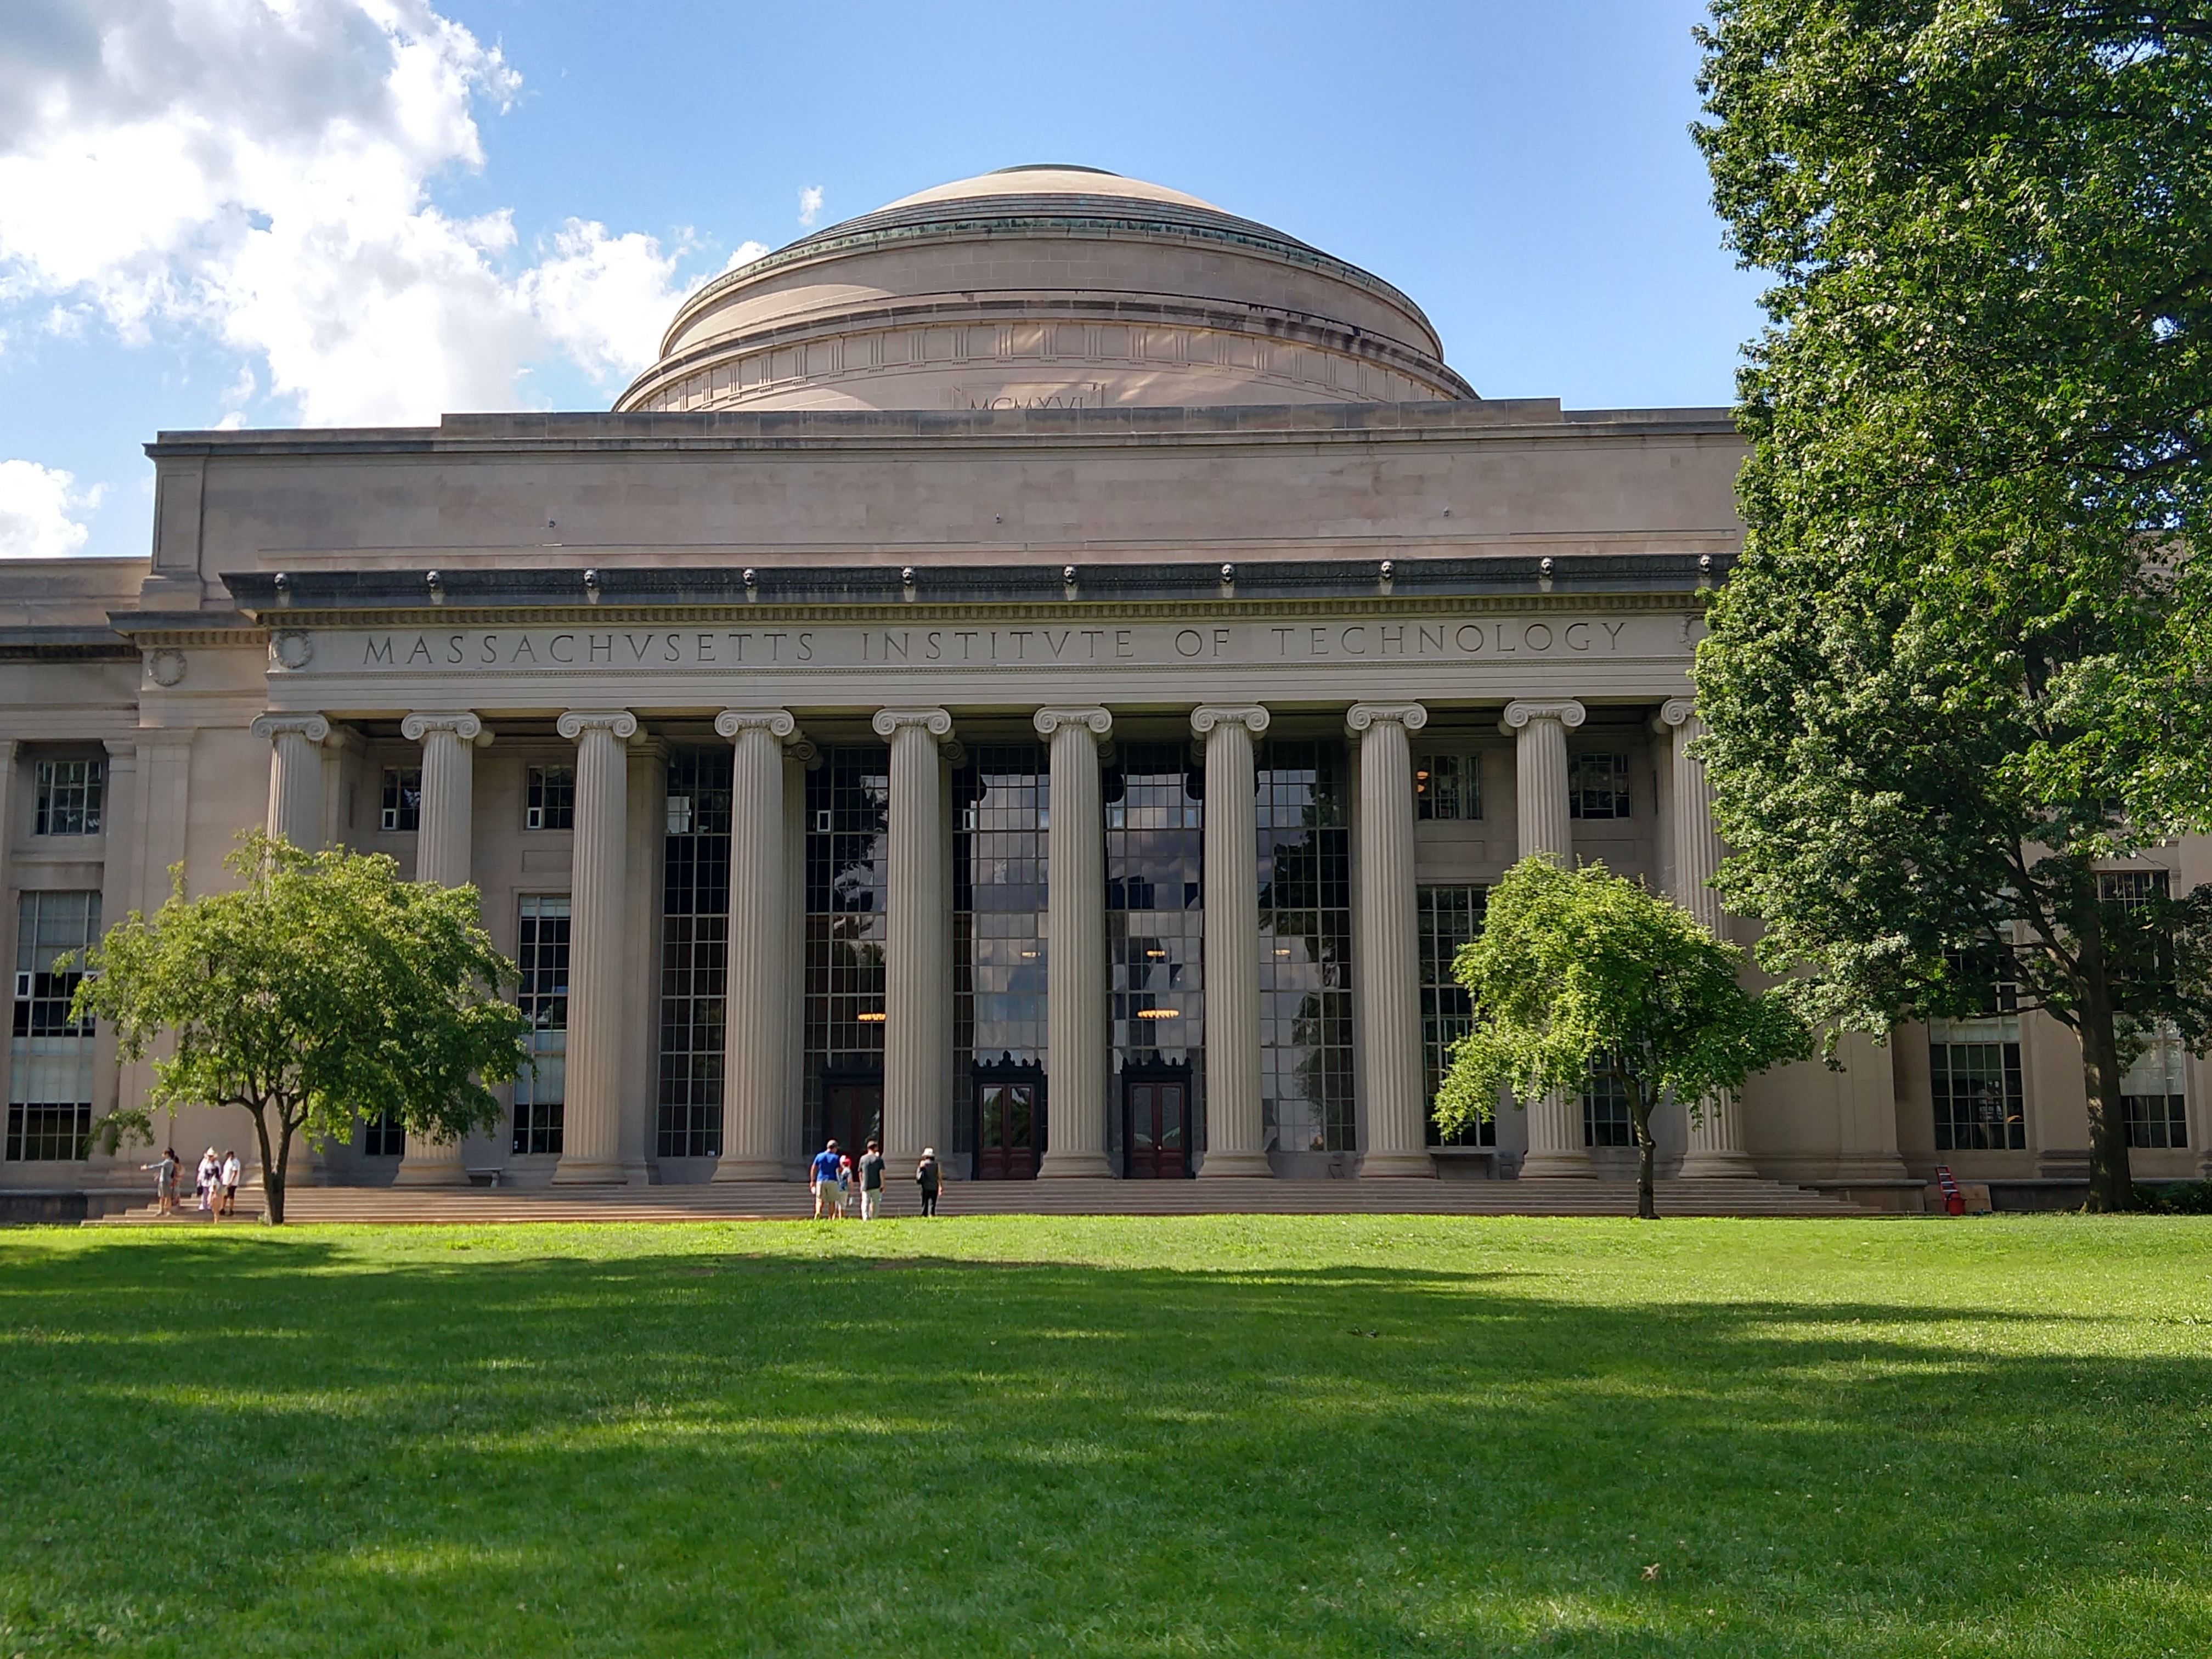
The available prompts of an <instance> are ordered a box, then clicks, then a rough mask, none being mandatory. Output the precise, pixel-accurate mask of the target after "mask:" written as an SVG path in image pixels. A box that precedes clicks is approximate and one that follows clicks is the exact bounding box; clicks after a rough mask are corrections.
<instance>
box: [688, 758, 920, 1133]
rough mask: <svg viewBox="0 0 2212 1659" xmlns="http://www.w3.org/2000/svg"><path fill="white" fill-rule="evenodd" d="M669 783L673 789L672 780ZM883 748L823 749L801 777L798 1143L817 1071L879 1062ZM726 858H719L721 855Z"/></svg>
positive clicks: (821, 1103) (815, 1108) (818, 1127)
mask: <svg viewBox="0 0 2212 1659" xmlns="http://www.w3.org/2000/svg"><path fill="white" fill-rule="evenodd" d="M671 787H673V786H672V785H671ZM890 799H891V781H890V750H888V749H886V748H884V747H883V746H882V745H881V744H854V745H853V746H850V747H845V746H842V745H841V746H840V747H837V748H835V749H832V750H829V753H828V754H827V755H825V756H824V757H823V763H822V765H821V766H820V767H819V768H817V769H815V770H813V771H811V772H809V773H808V774H807V775H806V811H807V822H808V823H809V824H811V826H812V827H811V829H809V830H808V832H807V836H806V1006H805V1032H806V1036H805V1057H806V1058H805V1066H806V1079H805V1086H806V1094H805V1118H804V1120H803V1124H802V1127H803V1128H804V1131H805V1144H806V1145H808V1146H820V1145H821V1144H822V1140H823V1133H824V1131H823V1124H824V1123H825V1122H826V1121H828V1120H827V1117H826V1115H825V1114H826V1109H827V1100H826V1096H825V1092H824V1087H823V1073H825V1072H832V1073H848V1074H859V1075H860V1076H862V1077H865V1076H866V1075H868V1074H870V1073H878V1074H879V1073H881V1072H882V1070H883V1065H884V1024H885V1021H884V939H885V937H886V935H885V932H884V920H885V918H884V894H885V890H886V888H885V880H886V876H887V873H888V870H889V866H890V856H889V836H890ZM725 857H726V855H725Z"/></svg>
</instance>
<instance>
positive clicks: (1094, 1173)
mask: <svg viewBox="0 0 2212 1659" xmlns="http://www.w3.org/2000/svg"><path fill="white" fill-rule="evenodd" d="M1036 1178H1037V1179H1038V1180H1039V1181H1062V1180H1068V1181H1111V1180H1112V1179H1113V1178H1114V1165H1113V1162H1112V1160H1110V1159H1109V1158H1108V1157H1107V1156H1106V1154H1105V1153H1103V1152H1047V1153H1046V1154H1045V1155H1044V1162H1043V1163H1042V1164H1038V1165H1037V1172H1036Z"/></svg>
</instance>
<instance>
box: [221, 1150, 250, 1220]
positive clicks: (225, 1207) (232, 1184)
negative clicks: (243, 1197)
mask: <svg viewBox="0 0 2212 1659" xmlns="http://www.w3.org/2000/svg"><path fill="white" fill-rule="evenodd" d="M243 1169H244V1166H243V1165H241V1164H240V1163H239V1161H238V1154H237V1153H236V1152H225V1153H224V1154H223V1155H222V1203H221V1204H220V1205H219V1206H216V1214H217V1215H236V1214H237V1213H238V1177H239V1176H240V1174H241V1173H242V1171H243Z"/></svg>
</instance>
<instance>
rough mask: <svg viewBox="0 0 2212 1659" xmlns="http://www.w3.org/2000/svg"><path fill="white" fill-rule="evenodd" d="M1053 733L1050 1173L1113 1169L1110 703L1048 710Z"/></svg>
mask: <svg viewBox="0 0 2212 1659" xmlns="http://www.w3.org/2000/svg"><path fill="white" fill-rule="evenodd" d="M1036 729H1037V731H1038V732H1039V733H1040V734H1042V736H1044V737H1047V738H1051V739H1052V823H1051V826H1050V828H1049V829H1047V831H1046V832H1045V834H1046V844H1045V854H1046V860H1047V862H1046V872H1047V873H1046V892H1047V898H1046V904H1047V908H1046V912H1045V957H1044V968H1045V1045H1046V1070H1047V1074H1048V1077H1049V1079H1050V1081H1051V1087H1052V1092H1051V1095H1050V1096H1049V1097H1048V1105H1047V1108H1046V1109H1047V1111H1048V1120H1047V1122H1048V1134H1047V1137H1046V1151H1045V1156H1044V1162H1043V1164H1041V1165H1040V1166H1039V1167H1038V1169H1037V1174H1038V1175H1039V1176H1110V1175H1112V1174H1113V1173H1114V1166H1113V1165H1112V1164H1110V1163H1109V1162H1108V1161H1107V1158H1106V1012H1107V1011H1106V831H1105V819H1104V817H1103V812H1102V810H1101V806H1100V802H1099V791H1098V739H1099V738H1103V737H1104V736H1105V735H1106V734H1107V733H1108V732H1110V731H1112V730H1113V729H1114V717H1113V716H1112V715H1111V714H1108V713H1107V712H1106V710H1104V709H1103V708H1040V709H1038V710H1037V712H1036Z"/></svg>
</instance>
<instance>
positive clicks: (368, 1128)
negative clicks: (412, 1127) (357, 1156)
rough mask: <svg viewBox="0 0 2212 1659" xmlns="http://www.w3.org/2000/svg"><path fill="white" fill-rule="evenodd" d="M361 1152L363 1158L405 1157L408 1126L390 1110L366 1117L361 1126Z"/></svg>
mask: <svg viewBox="0 0 2212 1659" xmlns="http://www.w3.org/2000/svg"><path fill="white" fill-rule="evenodd" d="M361 1152H362V1157H363V1158H404V1157H405V1156H406V1155H407V1128H406V1126H405V1125H404V1124H403V1123H401V1122H400V1121H399V1120H398V1118H396V1117H394V1116H393V1115H392V1114H391V1113H389V1112H380V1113H378V1114H377V1115H375V1116H374V1117H372V1118H364V1119H363V1120H362V1126H361Z"/></svg>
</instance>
